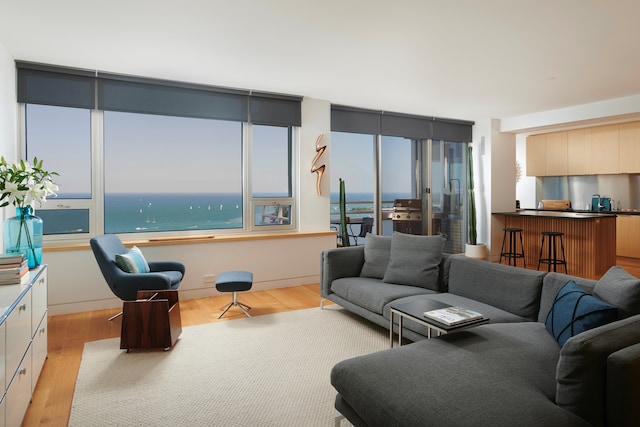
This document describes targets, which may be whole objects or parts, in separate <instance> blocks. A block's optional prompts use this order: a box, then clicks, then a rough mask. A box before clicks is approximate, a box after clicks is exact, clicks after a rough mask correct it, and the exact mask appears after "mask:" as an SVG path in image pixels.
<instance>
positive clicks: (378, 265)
mask: <svg viewBox="0 0 640 427" xmlns="http://www.w3.org/2000/svg"><path fill="white" fill-rule="evenodd" d="M390 254H391V236H378V235H376V234H371V233H367V236H366V237H365V238H364V264H363V266H362V270H361V271H360V277H372V278H374V279H382V278H383V277H384V273H385V271H387V265H388V264H389V256H390Z"/></svg>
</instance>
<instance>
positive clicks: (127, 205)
mask: <svg viewBox="0 0 640 427" xmlns="http://www.w3.org/2000/svg"><path fill="white" fill-rule="evenodd" d="M104 214H105V220H104V222H105V233H145V232H154V231H174V230H213V229H232V228H242V196H241V195H240V194H195V193H189V194H184V193H183V194H166V193H163V194H114V193H112V194H107V195H105V205H104Z"/></svg>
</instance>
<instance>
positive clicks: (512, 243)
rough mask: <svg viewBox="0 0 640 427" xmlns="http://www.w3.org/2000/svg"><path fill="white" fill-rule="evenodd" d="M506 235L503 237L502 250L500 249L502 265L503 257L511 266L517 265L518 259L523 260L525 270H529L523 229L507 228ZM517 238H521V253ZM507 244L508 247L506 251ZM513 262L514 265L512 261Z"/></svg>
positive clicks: (505, 229)
mask: <svg viewBox="0 0 640 427" xmlns="http://www.w3.org/2000/svg"><path fill="white" fill-rule="evenodd" d="M503 230H504V234H503V235H502V249H500V260H499V261H498V262H499V263H502V257H505V258H506V259H507V263H508V264H509V265H514V266H515V265H517V262H518V258H522V263H523V264H524V268H527V262H526V261H525V259H524V245H523V244H522V228H516V227H505V228H503ZM517 236H519V237H520V252H518V251H517V248H516V246H517ZM505 243H507V245H508V247H507V250H506V251H505V247H504V245H505ZM512 260H513V264H511V261H512Z"/></svg>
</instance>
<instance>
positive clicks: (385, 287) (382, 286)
mask: <svg viewBox="0 0 640 427" xmlns="http://www.w3.org/2000/svg"><path fill="white" fill-rule="evenodd" d="M331 291H332V292H334V293H335V294H336V295H338V296H339V297H341V298H344V299H345V300H347V301H349V302H351V303H353V304H355V305H358V306H360V307H363V308H366V309H367V310H369V311H371V312H373V313H376V314H380V315H382V309H383V307H384V306H385V305H386V304H388V303H389V302H391V301H393V300H396V299H398V298H404V297H408V296H411V295H421V294H426V293H433V291H430V290H428V289H424V288H419V287H417V286H405V285H398V284H390V283H384V282H382V281H380V280H379V279H371V278H367V277H345V278H342V279H336V280H334V281H333V283H331Z"/></svg>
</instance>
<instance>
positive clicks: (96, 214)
mask: <svg viewBox="0 0 640 427" xmlns="http://www.w3.org/2000/svg"><path fill="white" fill-rule="evenodd" d="M16 66H17V68H18V102H19V103H21V104H22V105H23V107H24V109H23V110H22V111H23V114H24V124H25V125H24V136H23V138H24V147H25V153H26V154H27V155H28V156H29V157H31V158H32V157H33V156H34V155H35V156H37V157H38V158H39V159H43V160H45V167H46V168H47V169H48V170H55V171H56V172H59V173H60V177H59V179H57V180H56V183H57V184H58V185H59V186H60V193H59V197H58V198H55V199H54V198H50V199H49V200H47V202H46V203H45V206H44V207H43V209H40V210H38V214H39V215H41V216H43V217H44V219H45V224H46V225H45V235H47V237H45V239H47V240H49V241H51V240H65V239H77V234H78V233H80V234H85V235H96V234H102V233H152V232H181V233H184V232H187V233H189V232H194V234H199V233H198V231H201V230H217V232H220V231H221V232H225V231H226V232H233V231H252V230H257V229H262V230H264V229H266V228H268V229H269V230H274V229H282V228H285V229H292V228H294V227H295V218H294V212H295V199H294V197H293V179H292V176H293V171H294V166H295V165H294V164H293V156H292V151H293V146H294V143H295V142H297V132H296V127H297V126H300V122H301V111H300V101H301V98H300V97H293V96H287V95H277V94H263V93H258V92H252V91H244V90H235V89H226V88H216V87H210V86H202V85H193V84H189V83H182V82H167V81H159V80H153V79H146V78H140V77H129V76H121V75H113V74H108V73H102V72H94V71H84V70H75V69H69V68H60V67H55V66H47V65H40V64H30V63H23V62H17V63H16ZM267 226H268V227H267Z"/></svg>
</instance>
